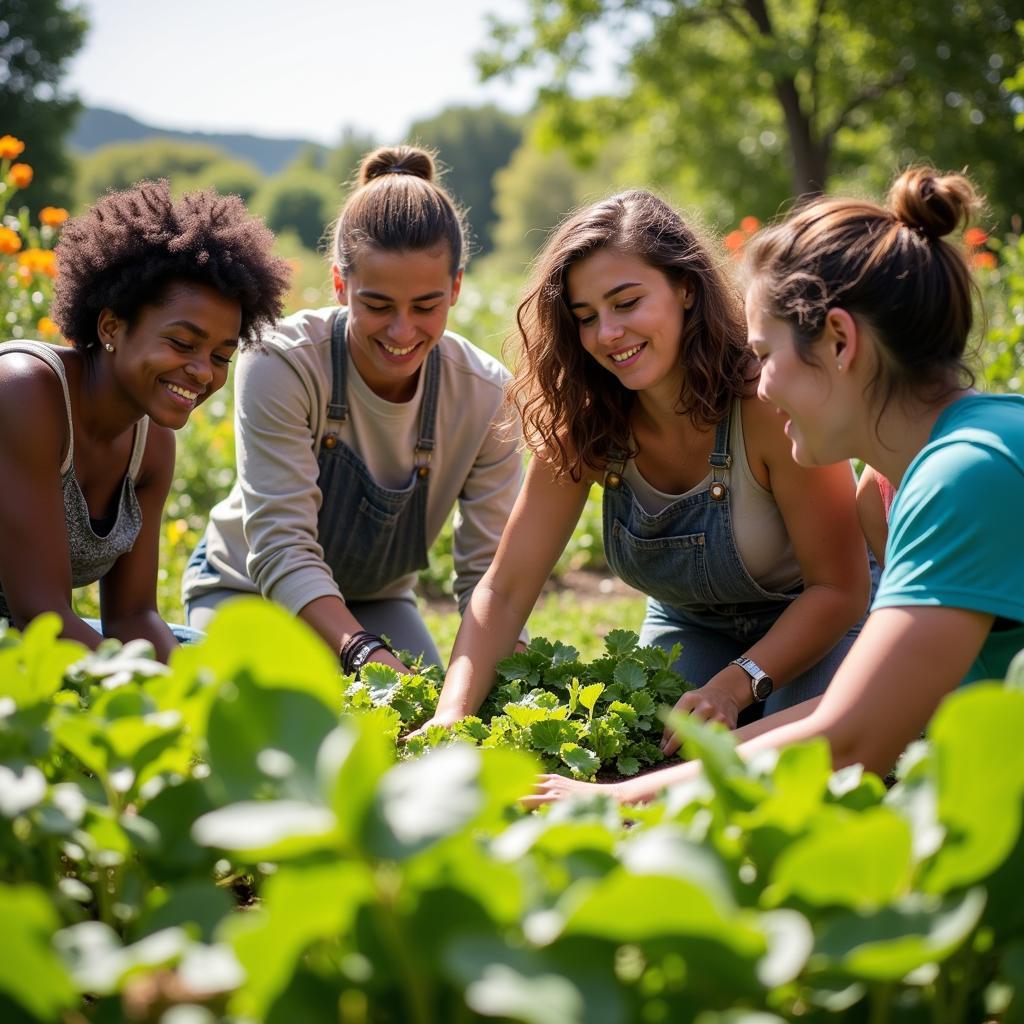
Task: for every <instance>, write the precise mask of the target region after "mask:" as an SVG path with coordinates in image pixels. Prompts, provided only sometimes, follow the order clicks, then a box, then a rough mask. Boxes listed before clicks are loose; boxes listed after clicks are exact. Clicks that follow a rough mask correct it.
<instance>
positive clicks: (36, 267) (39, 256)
mask: <svg viewBox="0 0 1024 1024" xmlns="http://www.w3.org/2000/svg"><path fill="white" fill-rule="evenodd" d="M18 263H19V264H20V265H21V266H23V267H28V269H29V270H31V271H33V272H34V273H38V274H46V275H47V276H48V277H56V276H57V257H56V256H54V254H53V253H52V252H50V250H49V249H26V250H25V251H24V252H23V253H22V254H21V255H20V256H19V257H18Z"/></svg>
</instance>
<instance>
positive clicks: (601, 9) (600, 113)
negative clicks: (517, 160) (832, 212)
mask: <svg viewBox="0 0 1024 1024" xmlns="http://www.w3.org/2000/svg"><path fill="white" fill-rule="evenodd" d="M527 3H528V6H527V13H526V15H525V18H524V19H523V20H521V21H514V20H507V21H495V22H494V24H493V27H492V34H491V46H490V49H489V50H488V51H487V52H485V53H483V54H481V55H480V56H479V58H478V60H479V65H480V68H481V70H482V72H483V74H484V76H485V77H489V76H493V75H496V74H501V73H514V72H515V71H516V70H517V69H520V68H524V67H533V68H541V69H543V71H544V74H545V75H546V77H547V84H546V86H545V88H544V89H543V90H542V93H541V100H542V103H543V105H544V106H545V108H546V111H547V117H548V118H549V121H550V123H551V126H552V128H553V134H555V135H556V136H557V137H558V138H559V139H562V140H565V141H566V142H567V143H568V144H569V146H570V147H571V148H572V149H574V150H575V152H576V153H577V154H578V155H579V156H581V157H582V158H583V159H586V158H588V157H593V155H594V154H595V152H597V151H598V150H599V149H600V146H601V140H602V139H603V138H606V137H607V135H608V133H609V131H621V132H625V133H627V134H628V136H629V137H630V138H631V140H632V142H633V144H634V146H635V147H636V148H637V150H638V151H642V152H643V153H645V154H646V163H647V166H648V168H649V172H650V178H651V180H653V181H656V182H659V183H662V184H667V185H672V184H675V183H677V181H678V175H679V174H680V173H682V174H684V175H688V174H690V173H691V172H693V173H695V183H696V185H697V187H698V189H699V190H701V191H702V192H704V193H707V194H708V195H711V196H714V195H717V196H718V197H719V204H718V205H719V207H721V205H722V197H727V198H726V200H725V205H728V206H731V207H732V210H731V212H732V214H733V215H735V214H737V213H755V214H759V215H762V216H763V215H770V214H772V213H774V212H775V210H776V209H777V207H778V204H779V203H780V202H781V201H784V200H785V199H786V197H787V196H799V195H802V194H806V193H809V192H815V191H818V190H821V189H823V188H826V187H828V186H829V185H830V183H833V182H834V180H835V179H839V178H841V179H844V181H845V182H847V183H848V182H850V181H851V180H853V181H855V182H857V183H859V184H861V185H862V186H863V187H865V188H871V189H879V188H881V187H882V186H884V184H885V182H886V181H887V180H888V178H889V177H890V176H891V174H892V171H893V169H894V168H895V167H896V166H899V165H901V164H904V163H907V162H909V161H912V160H921V159H930V160H931V161H933V162H934V163H936V164H937V165H940V166H944V167H963V166H965V165H967V166H968V167H969V169H970V170H971V172H972V173H973V174H974V176H975V177H976V178H977V179H978V180H979V181H980V182H981V184H982V186H983V188H984V189H985V190H986V191H987V192H988V194H989V196H990V199H991V200H992V203H993V206H994V208H995V209H996V212H997V213H998V214H1000V215H1006V214H1008V213H1009V212H1012V211H1014V210H1020V209H1022V208H1024V179H1022V178H1021V175H1020V173H1019V168H1020V167H1021V166H1022V164H1024V159H1022V158H1024V138H1022V137H1021V136H1019V135H1014V133H1013V120H1014V114H1015V112H1017V111H1019V110H1020V109H1022V105H1024V98H1022V96H1021V95H1020V93H1019V91H1016V90H1015V89H1014V88H1013V87H1012V86H1008V85H1007V84H1004V83H1005V82H1006V80H1007V78H1008V75H1009V74H1010V73H1011V72H1012V70H1013V68H1014V67H1015V65H1016V63H1017V61H1018V59H1019V41H1018V39H1017V36H1016V34H1015V32H1014V22H1015V20H1016V19H1019V18H1020V17H1022V15H1024V0H997V2H992V0H906V2H903V3H900V4H893V3H891V2H887V0H527ZM600 33H604V35H605V37H606V38H607V37H611V38H613V39H614V40H615V41H616V45H618V46H619V47H620V49H621V52H622V55H623V66H622V79H621V80H622V89H621V91H620V92H619V93H618V94H617V95H615V96H614V97H600V98H597V99H589V100H579V99H576V98H575V97H574V96H573V89H574V85H575V82H576V77H577V73H578V72H580V71H581V70H583V69H585V68H587V67H588V62H590V61H591V60H592V58H593V55H594V53H595V52H597V51H596V50H595V48H594V45H593V44H594V40H595V36H596V35H598V34H600ZM700 198H701V200H702V201H704V200H705V196H703V195H702V196H700ZM710 205H711V207H712V208H714V207H715V203H714V201H712V202H711V203H710ZM716 212H720V211H716Z"/></svg>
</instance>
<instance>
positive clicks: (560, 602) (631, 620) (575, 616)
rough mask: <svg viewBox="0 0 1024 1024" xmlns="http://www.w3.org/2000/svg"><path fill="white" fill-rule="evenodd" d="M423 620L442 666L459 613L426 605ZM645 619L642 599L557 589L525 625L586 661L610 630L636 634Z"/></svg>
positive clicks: (601, 650)
mask: <svg viewBox="0 0 1024 1024" xmlns="http://www.w3.org/2000/svg"><path fill="white" fill-rule="evenodd" d="M423 617H424V619H425V620H426V623H427V628H428V629H429V630H430V633H431V635H432V636H433V638H434V641H435V642H436V644H437V647H438V650H439V651H440V652H441V658H442V660H443V661H444V663H445V664H447V662H448V658H449V657H450V655H451V650H452V644H453V643H454V642H455V634H456V632H457V631H458V628H459V621H460V620H459V613H458V611H457V610H455V609H454V607H453V609H452V610H451V611H443V610H441V609H440V607H439V604H438V603H437V602H435V603H433V604H431V605H429V606H427V607H426V608H425V610H424V616H423ZM643 618H644V598H643V597H639V596H610V597H605V596H602V595H600V594H599V593H596V594H595V593H592V592H591V591H590V590H589V588H588V591H587V592H586V593H585V594H583V593H580V592H577V591H575V590H572V589H559V590H556V591H552V592H551V593H549V594H545V595H543V596H542V597H541V599H540V600H539V601H538V602H537V605H536V607H535V608H534V609H533V614H532V615H531V616H530V619H529V621H528V622H527V628H528V629H529V630H530V635H531V636H546V637H548V638H549V639H551V640H561V641H562V643H565V644H571V645H572V646H573V647H575V648H576V649H577V650H578V651H579V652H580V656H581V657H582V658H583V659H584V660H585V661H592V660H593V659H595V658H597V657H599V656H600V655H601V654H603V653H604V638H605V636H606V635H607V634H608V632H610V631H611V630H613V629H632V630H635V631H637V632H639V630H640V624H641V622H643Z"/></svg>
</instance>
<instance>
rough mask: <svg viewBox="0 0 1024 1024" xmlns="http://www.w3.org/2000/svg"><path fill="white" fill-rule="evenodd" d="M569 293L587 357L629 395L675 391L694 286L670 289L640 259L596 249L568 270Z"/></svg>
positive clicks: (669, 283) (648, 265)
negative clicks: (610, 375) (686, 311)
mask: <svg viewBox="0 0 1024 1024" xmlns="http://www.w3.org/2000/svg"><path fill="white" fill-rule="evenodd" d="M567 291H568V302H569V308H570V309H571V310H572V314H573V316H574V317H575V318H576V323H577V325H578V328H579V336H580V342H581V344H582V345H583V348H584V349H585V350H586V351H587V353H588V354H589V355H591V356H592V357H593V358H594V359H596V360H597V362H598V363H600V364H601V366H603V367H604V368H605V369H606V370H608V372H609V373H613V374H615V376H616V377H617V378H618V379H619V381H620V382H621V383H622V385H623V386H624V387H627V388H629V389H630V390H631V391H646V390H650V389H655V388H659V389H660V388H670V389H672V390H673V391H674V392H675V393H678V391H679V384H680V381H681V378H682V375H683V372H684V371H683V368H682V365H681V362H680V346H681V341H682V336H683V319H684V315H685V314H684V310H686V309H689V308H690V307H691V306H692V305H693V290H692V288H689V287H685V286H684V287H676V286H674V285H673V284H672V283H671V282H670V281H669V279H668V278H667V277H666V276H665V274H663V273H662V272H661V271H660V270H658V269H657V268H655V267H652V266H651V265H650V264H649V263H646V262H644V260H642V259H640V257H639V256H634V255H630V254H627V253H621V252H617V251H616V250H614V249H599V250H598V251H597V252H595V253H593V254H591V255H590V256H587V257H586V258H585V259H582V260H580V261H579V262H578V263H574V264H573V265H572V266H571V267H570V268H569V273H568V275H567Z"/></svg>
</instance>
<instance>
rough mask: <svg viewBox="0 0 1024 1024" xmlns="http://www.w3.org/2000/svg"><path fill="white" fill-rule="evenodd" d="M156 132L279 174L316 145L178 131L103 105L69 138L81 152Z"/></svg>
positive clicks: (90, 109) (84, 118) (86, 116)
mask: <svg viewBox="0 0 1024 1024" xmlns="http://www.w3.org/2000/svg"><path fill="white" fill-rule="evenodd" d="M153 136H160V137H163V138H170V139H179V140H181V141H182V142H202V143H205V144H207V145H211V146H219V147H220V148H221V149H225V150H227V151H228V152H229V153H230V154H231V155H232V156H236V157H240V158H241V159H243V160H248V161H249V162H250V163H253V164H255V165H256V166H257V167H258V168H259V169H260V170H261V171H263V173H264V174H268V175H269V174H276V173H277V172H278V171H280V170H281V169H282V168H284V167H285V166H287V165H288V164H290V163H291V162H292V160H294V159H295V157H296V156H298V154H299V152H300V151H301V150H303V149H305V148H306V147H307V146H312V145H315V143H312V142H310V141H309V140H308V139H267V138H263V137H262V136H260V135H242V134H239V135H223V134H218V133H216V132H178V131H172V130H170V129H168V128H155V127H153V125H149V124H144V123H143V122H142V121H136V120H135V118H134V117H129V116H128V115H127V114H119V113H118V112H117V111H116V110H105V109H103V108H102V107H86V108H85V109H84V110H83V111H82V114H81V116H80V117H79V119H78V123H77V125H76V126H75V130H74V131H73V132H72V133H71V135H70V136H69V138H68V142H69V143H70V144H71V146H72V147H74V148H75V149H77V150H78V151H79V152H82V153H91V152H92V151H93V150H94V149H99V148H100V147H101V146H108V145H110V144H111V143H114V142H138V141H139V140H140V139H148V138H152V137H153ZM316 148H317V149H323V147H322V146H316Z"/></svg>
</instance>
